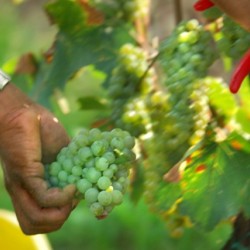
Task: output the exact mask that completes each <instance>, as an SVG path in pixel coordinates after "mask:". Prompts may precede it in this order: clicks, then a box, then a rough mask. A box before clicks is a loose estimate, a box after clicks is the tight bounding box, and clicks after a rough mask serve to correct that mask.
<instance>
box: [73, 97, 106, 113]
mask: <svg viewBox="0 0 250 250" xmlns="http://www.w3.org/2000/svg"><path fill="white" fill-rule="evenodd" d="M78 102H79V103H80V108H81V109H82V110H94V109H99V110H104V109H107V108H108V106H107V103H106V102H105V100H102V99H99V98H98V97H95V96H85V97H81V98H79V99H78Z"/></svg>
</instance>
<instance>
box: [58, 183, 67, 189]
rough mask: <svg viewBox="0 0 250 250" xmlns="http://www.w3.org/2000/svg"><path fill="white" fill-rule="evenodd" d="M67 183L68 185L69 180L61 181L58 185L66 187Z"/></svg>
mask: <svg viewBox="0 0 250 250" xmlns="http://www.w3.org/2000/svg"><path fill="white" fill-rule="evenodd" d="M67 185H68V183H67V182H59V183H58V187H60V188H64V187H66V186H67Z"/></svg>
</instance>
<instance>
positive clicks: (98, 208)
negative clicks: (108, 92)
mask: <svg viewBox="0 0 250 250" xmlns="http://www.w3.org/2000/svg"><path fill="white" fill-rule="evenodd" d="M90 211H91V212H92V213H93V214H94V215H95V216H101V215H103V213H104V207H103V206H102V205H101V204H100V203H99V202H94V203H93V204H91V206H90Z"/></svg>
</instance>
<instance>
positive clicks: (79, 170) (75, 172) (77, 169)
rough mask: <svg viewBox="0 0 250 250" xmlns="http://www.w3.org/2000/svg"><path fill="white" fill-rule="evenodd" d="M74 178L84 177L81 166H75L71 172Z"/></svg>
mask: <svg viewBox="0 0 250 250" xmlns="http://www.w3.org/2000/svg"><path fill="white" fill-rule="evenodd" d="M71 172H72V174H73V175H74V176H81V175H82V168H81V167H79V166H74V167H73V168H72V170H71Z"/></svg>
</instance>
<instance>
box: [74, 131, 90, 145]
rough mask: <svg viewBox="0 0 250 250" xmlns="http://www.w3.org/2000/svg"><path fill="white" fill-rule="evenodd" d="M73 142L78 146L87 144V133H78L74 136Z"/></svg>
mask: <svg viewBox="0 0 250 250" xmlns="http://www.w3.org/2000/svg"><path fill="white" fill-rule="evenodd" d="M74 142H75V144H76V145H77V146H78V147H86V146H88V145H89V139H88V137H87V135H83V134H79V135H77V136H76V137H75V138H74Z"/></svg>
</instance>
